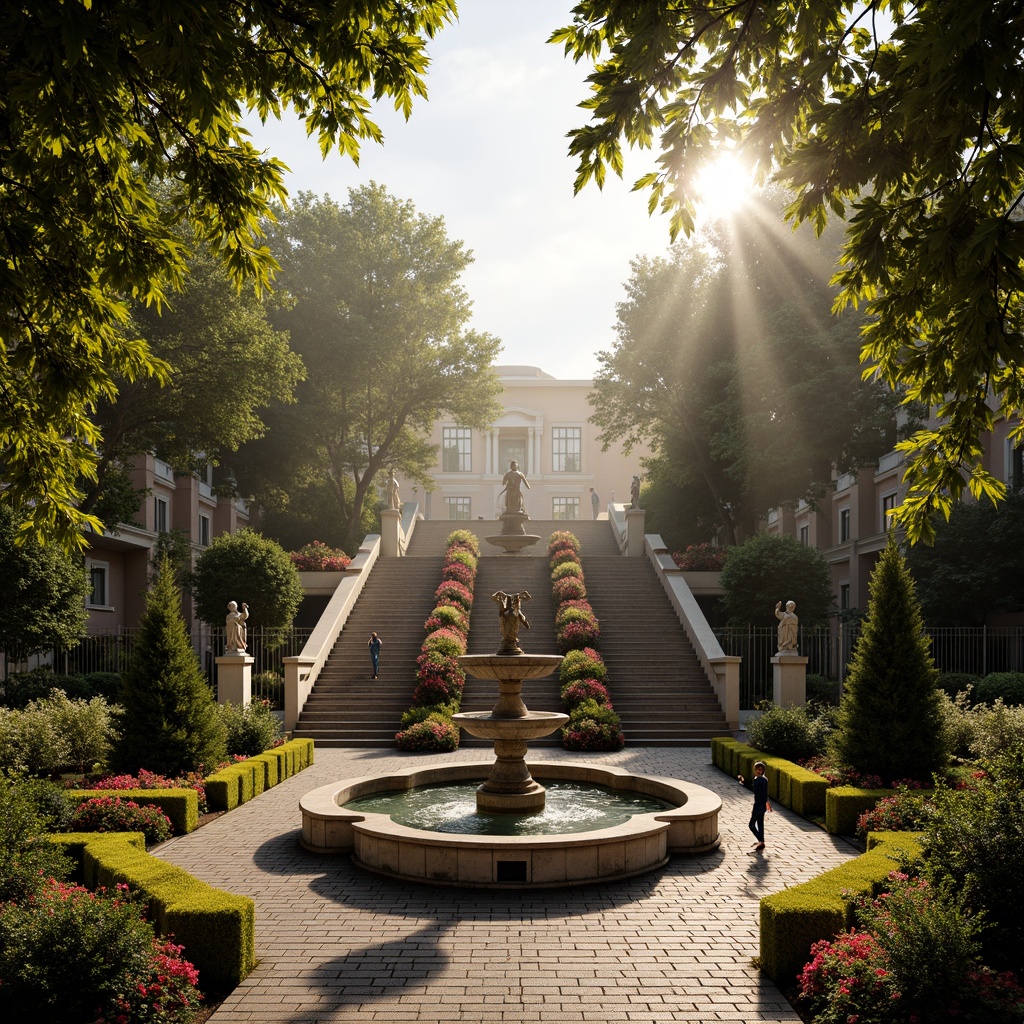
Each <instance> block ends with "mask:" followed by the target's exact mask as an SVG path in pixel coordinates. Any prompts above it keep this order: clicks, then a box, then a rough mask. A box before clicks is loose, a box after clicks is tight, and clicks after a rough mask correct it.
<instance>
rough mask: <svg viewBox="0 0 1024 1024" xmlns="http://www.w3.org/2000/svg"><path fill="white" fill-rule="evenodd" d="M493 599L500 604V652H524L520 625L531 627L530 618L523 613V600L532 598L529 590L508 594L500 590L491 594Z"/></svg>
mask: <svg viewBox="0 0 1024 1024" xmlns="http://www.w3.org/2000/svg"><path fill="white" fill-rule="evenodd" d="M491 600H492V601H494V602H496V603H497V605H498V618H499V621H500V623H501V649H500V650H499V651H498V653H499V654H522V653H523V651H522V648H521V647H520V646H519V627H520V626H521V625H522V626H525V627H526V628H527V629H529V628H530V620H529V619H527V617H526V616H525V615H524V614H523V609H522V603H523V601H529V600H530V592H529V591H528V590H523V591H520V592H519V593H518V594H506V593H505V591H504V590H499V591H498V592H497V593H496V594H491Z"/></svg>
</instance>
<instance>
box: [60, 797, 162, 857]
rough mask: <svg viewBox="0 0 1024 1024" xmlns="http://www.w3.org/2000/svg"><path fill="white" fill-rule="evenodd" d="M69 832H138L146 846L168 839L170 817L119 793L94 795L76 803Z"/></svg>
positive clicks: (158, 809) (149, 805)
mask: <svg viewBox="0 0 1024 1024" xmlns="http://www.w3.org/2000/svg"><path fill="white" fill-rule="evenodd" d="M71 831H72V832H142V833H143V834H144V835H145V837H146V845H147V846H151V845H152V844H153V843H162V842H164V840H166V839H170V838H171V833H172V831H173V829H172V828H171V819H170V818H168V817H167V815H166V814H164V813H163V811H161V810H160V808H159V807H156V806H154V805H153V804H147V805H146V806H145V807H140V806H139V805H138V804H137V803H136V802H135V801H134V800H123V799H122V798H121V797H119V796H96V797H93V798H92V799H91V800H86V801H85V802H84V803H81V804H79V805H78V809H77V810H76V811H75V816H74V818H73V819H72V821H71Z"/></svg>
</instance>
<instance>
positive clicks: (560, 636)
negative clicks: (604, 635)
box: [555, 619, 601, 654]
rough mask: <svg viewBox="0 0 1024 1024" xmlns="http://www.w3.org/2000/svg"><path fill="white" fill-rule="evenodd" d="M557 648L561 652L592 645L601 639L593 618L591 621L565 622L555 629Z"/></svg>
mask: <svg viewBox="0 0 1024 1024" xmlns="http://www.w3.org/2000/svg"><path fill="white" fill-rule="evenodd" d="M555 638H556V640H557V641H558V649H559V651H561V652H562V653H563V654H565V653H567V652H568V651H580V650H582V649H583V648H584V647H593V645H594V644H596V643H597V642H598V640H600V639H601V628H600V627H599V626H598V624H597V620H596V619H594V620H593V621H591V622H567V623H566V624H565V625H564V626H562V627H561V628H560V629H558V630H556V631H555Z"/></svg>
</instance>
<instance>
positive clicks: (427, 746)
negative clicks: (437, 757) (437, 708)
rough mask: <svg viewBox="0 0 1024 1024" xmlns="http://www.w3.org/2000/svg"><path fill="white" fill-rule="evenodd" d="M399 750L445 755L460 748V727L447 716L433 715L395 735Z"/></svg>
mask: <svg viewBox="0 0 1024 1024" xmlns="http://www.w3.org/2000/svg"><path fill="white" fill-rule="evenodd" d="M395 742H396V743H397V744H398V749H399V750H407V751H411V752H413V753H424V754H435V753H445V752H447V751H451V750H458V748H459V727H458V726H457V725H456V724H455V723H454V722H453V721H452V720H451V719H450V718H447V717H446V716H443V715H436V714H432V715H430V717H429V718H426V719H424V721H422V722H416V723H415V724H414V725H410V726H409V728H408V729H404V730H403V731H402V732H400V733H397V734H396V735H395Z"/></svg>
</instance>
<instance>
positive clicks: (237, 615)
mask: <svg viewBox="0 0 1024 1024" xmlns="http://www.w3.org/2000/svg"><path fill="white" fill-rule="evenodd" d="M248 618H249V606H248V605H247V604H245V603H244V602H243V603H242V610H241V611H239V610H238V605H237V604H236V603H235V602H234V601H229V602H228V614H227V616H226V617H225V619H224V625H225V627H226V629H227V643H226V644H225V648H226V649H227V650H228V651H229V652H230V651H235V652H237V653H238V654H244V653H245V647H246V639H247V637H246V629H245V620H246V619H248Z"/></svg>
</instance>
